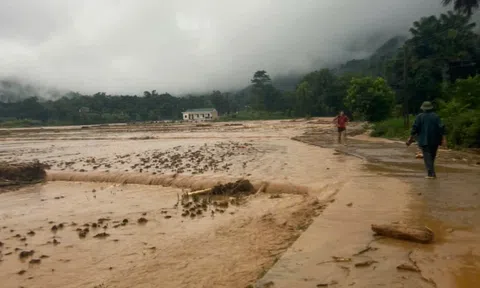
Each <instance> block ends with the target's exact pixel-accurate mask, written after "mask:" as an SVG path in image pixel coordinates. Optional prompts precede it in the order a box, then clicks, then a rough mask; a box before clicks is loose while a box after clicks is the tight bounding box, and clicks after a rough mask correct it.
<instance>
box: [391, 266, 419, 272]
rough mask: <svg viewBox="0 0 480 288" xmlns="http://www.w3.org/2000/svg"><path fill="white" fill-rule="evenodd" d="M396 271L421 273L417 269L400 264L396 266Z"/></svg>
mask: <svg viewBox="0 0 480 288" xmlns="http://www.w3.org/2000/svg"><path fill="white" fill-rule="evenodd" d="M397 269H398V270H405V271H411V272H421V271H420V269H418V267H416V266H414V265H410V264H400V265H398V266H397Z"/></svg>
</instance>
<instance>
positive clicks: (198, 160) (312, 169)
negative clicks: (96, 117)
mask: <svg viewBox="0 0 480 288" xmlns="http://www.w3.org/2000/svg"><path fill="white" fill-rule="evenodd" d="M328 121H329V119H316V120H313V121H308V122H307V121H258V122H248V123H247V122H245V123H234V124H233V125H232V124H231V123H229V124H228V125H226V124H224V123H213V124H211V125H210V124H207V125H204V124H201V125H197V124H157V125H132V126H130V125H128V126H106V127H89V128H83V129H82V127H67V128H61V129H60V128H59V129H55V128H53V129H50V128H49V129H27V130H2V131H0V161H29V160H32V159H39V160H40V161H42V162H45V163H47V164H49V165H50V166H51V168H50V169H49V171H48V180H49V181H48V182H47V183H46V184H42V185H35V186H31V187H27V188H22V189H20V190H17V191H10V192H6V193H2V194H0V217H1V219H2V221H1V224H0V241H1V242H2V243H3V245H2V247H0V280H1V281H2V285H1V287H240V288H243V287H247V286H248V285H257V286H258V287H324V286H317V285H320V284H321V285H323V284H328V285H330V286H331V287H350V286H352V287H377V286H379V287H380V286H381V287H434V286H433V285H436V286H437V287H477V286H471V285H475V283H477V282H476V281H478V275H479V274H478V267H479V265H480V263H478V261H479V256H478V255H480V254H479V253H480V251H478V248H479V247H480V246H479V244H477V243H479V242H478V240H479V239H478V235H479V234H478V232H477V227H478V225H477V224H478V223H479V221H480V217H479V212H478V211H479V209H478V204H479V203H478V200H477V199H478V197H476V196H477V194H476V193H478V192H479V190H478V187H480V186H479V185H478V184H480V183H479V182H478V181H480V180H479V179H480V178H479V177H478V170H475V169H476V167H475V162H474V161H475V160H471V161H470V160H467V161H466V162H468V163H464V162H465V161H464V160H463V158H459V159H457V161H455V162H456V163H451V164H452V165H445V166H443V167H444V168H440V170H439V175H440V177H441V179H438V181H436V182H425V181H424V180H425V179H422V178H420V177H419V175H421V170H420V169H421V165H419V162H418V161H415V160H413V161H410V160H409V159H410V158H409V157H410V154H412V155H413V154H414V151H413V152H412V151H409V150H408V149H405V148H400V147H399V146H394V145H396V144H392V143H389V142H388V141H387V142H386V143H384V142H382V143H378V142H375V141H370V140H371V139H370V138H368V137H367V138H368V139H357V140H354V139H355V137H353V138H351V139H352V141H350V142H349V146H347V147H336V146H334V145H333V144H332V142H333V140H334V139H335V135H333V134H331V132H330V131H331V130H332V127H331V125H330V124H327V123H328ZM357 128H358V129H357V130H358V131H359V132H356V134H359V133H361V129H360V125H358V126H357ZM352 130H355V129H352ZM312 131H313V132H315V131H316V134H315V133H313V134H314V135H316V136H315V137H317V136H318V135H320V136H319V137H320V140H318V139H317V140H318V141H319V142H321V143H320V144H321V145H317V146H315V145H307V144H305V143H302V142H308V141H303V140H305V139H303V140H302V142H299V141H292V140H291V139H290V138H292V137H299V136H302V133H303V132H309V133H310V135H312ZM303 136H305V135H303ZM357 138H358V137H357ZM360 138H361V136H360ZM297 140H298V139H297ZM310 140H311V139H310ZM325 143H327V145H326V144H325ZM310 144H313V143H310ZM389 145H390V146H389ZM318 146H322V147H323V148H322V147H318ZM334 149H336V151H335V150H334ZM349 155H354V156H357V157H351V156H349ZM448 155H450V154H448ZM445 159H446V158H445ZM441 161H445V163H446V164H448V163H447V162H448V161H447V160H441ZM472 161H473V162H472ZM451 162H454V161H453V160H452V161H451ZM457 162H460V163H457ZM397 163H398V165H396V164H397ZM420 164H421V163H420ZM442 169H444V170H442ZM240 178H246V179H249V180H250V181H251V182H252V183H253V184H254V186H255V188H256V189H260V188H262V192H260V193H258V194H256V195H252V196H249V197H248V198H247V200H246V202H245V203H243V204H241V205H230V206H229V207H228V208H227V209H221V210H222V211H218V210H217V208H215V207H211V206H209V207H208V209H207V211H202V212H201V214H199V215H195V217H193V218H192V217H190V216H188V217H185V216H182V209H181V208H178V206H175V204H176V203H177V201H178V197H179V196H178V195H181V194H182V193H184V192H186V191H192V190H200V189H204V188H209V187H212V186H213V185H215V184H217V183H221V182H227V181H233V180H236V179H240ZM327 204H328V206H326V205H327ZM325 207H327V208H326V209H325ZM212 210H213V214H212ZM319 214H320V216H317V215H319ZM140 218H145V219H146V220H147V221H146V223H139V222H138V220H139V219H140ZM124 221H125V222H124ZM391 221H400V222H405V223H411V224H423V225H428V226H429V227H431V228H432V229H433V230H434V232H435V233H436V235H437V239H436V242H435V244H432V245H416V244H411V243H404V242H399V241H396V240H389V239H378V240H375V238H374V237H373V236H372V232H371V231H370V224H372V223H388V222H391ZM140 222H142V221H140ZM94 223H95V225H94ZM54 225H55V226H56V228H57V229H53V231H52V227H53V226H54ZM87 225H88V227H87ZM61 226H62V228H59V227H61ZM94 226H96V228H94ZM307 227H308V229H307ZM86 228H88V232H85V231H86V230H85V229H86ZM12 230H13V231H12ZM103 233H105V234H103ZM95 236H97V237H95ZM367 245H370V246H372V247H374V248H376V249H371V250H369V251H367V252H365V253H362V254H361V255H358V256H352V255H353V254H355V253H357V252H358V251H360V250H362V249H363V248H365V247H366V246H367ZM32 250H33V254H31V253H29V252H30V251H32ZM410 252H411V253H410ZM20 256H22V257H20ZM42 256H43V257H42ZM332 256H342V257H347V256H348V257H351V258H352V259H353V262H352V263H330V262H328V261H329V260H331V257H332ZM365 259H367V260H368V259H373V260H374V261H375V264H374V265H371V266H369V267H366V268H363V269H358V268H356V267H355V266H354V265H353V264H354V262H355V261H357V262H358V261H364V260H365ZM325 261H327V262H328V263H324V262H325ZM411 261H415V262H416V263H417V265H418V267H419V268H420V269H421V273H414V272H402V271H398V270H397V269H396V266H398V265H399V264H402V263H403V262H406V263H411ZM319 263H324V264H319ZM349 265H353V266H349ZM342 266H343V267H342ZM347 271H348V273H346V272H347ZM257 279H260V281H259V282H257V284H255V282H256V280H257ZM352 283H354V284H353V285H352ZM433 283H435V284H433ZM264 284H266V285H267V286H263V285H264ZM272 285H274V286H272ZM330 286H328V287H330ZM250 287H253V286H250Z"/></svg>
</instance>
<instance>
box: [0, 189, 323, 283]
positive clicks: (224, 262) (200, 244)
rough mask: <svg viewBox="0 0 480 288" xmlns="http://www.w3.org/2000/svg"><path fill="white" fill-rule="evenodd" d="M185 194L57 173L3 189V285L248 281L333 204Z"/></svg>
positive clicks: (300, 198)
mask: <svg viewBox="0 0 480 288" xmlns="http://www.w3.org/2000/svg"><path fill="white" fill-rule="evenodd" d="M181 193H182V191H181V190H179V189H171V188H170V189H169V188H159V187H154V186H142V185H119V184H113V185H112V184H110V185H98V184H89V183H76V182H68V183H67V182H53V183H49V184H45V185H37V186H34V187H29V188H23V189H21V190H18V191H14V192H8V193H4V194H2V195H0V212H1V217H2V227H1V229H0V241H1V243H2V247H0V251H1V252H0V279H2V287H19V286H23V287H96V286H97V287H98V286H99V285H104V286H101V287H160V286H161V287H244V286H246V285H248V284H249V283H252V282H253V281H254V280H255V279H257V277H258V276H259V274H260V273H262V271H264V269H268V268H269V267H270V266H271V265H272V264H273V263H274V262H275V259H276V258H277V257H279V256H280V255H281V253H282V252H284V251H285V249H286V248H287V247H288V246H289V245H290V244H291V243H292V242H293V241H294V240H295V239H296V237H298V235H299V234H300V232H301V231H302V230H301V228H304V227H307V226H308V225H309V223H310V222H311V220H312V217H313V216H314V215H315V214H317V213H319V211H320V209H322V208H323V206H322V205H320V204H319V202H318V201H315V200H314V199H312V198H310V197H309V196H300V195H287V194H285V195H282V197H279V198H275V199H270V197H269V196H268V195H266V194H262V195H257V196H245V197H247V198H245V199H244V201H242V202H241V203H237V202H235V201H227V202H226V204H224V203H223V202H222V201H223V200H222V199H215V201H213V200H212V201H210V200H209V201H207V200H206V199H205V198H203V199H202V198H192V197H186V198H185V197H184V198H182V199H181V200H180V201H181V205H178V204H179V198H178V197H179V195H181ZM188 209H190V210H191V209H194V210H192V211H191V213H189V215H185V214H184V213H185V211H189V210H188ZM219 267H221V268H220V269H219ZM219 270H220V271H219ZM84 275H88V277H85V276H84ZM203 275H208V277H204V276H203Z"/></svg>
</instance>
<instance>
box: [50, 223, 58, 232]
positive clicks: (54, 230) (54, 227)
mask: <svg viewBox="0 0 480 288" xmlns="http://www.w3.org/2000/svg"><path fill="white" fill-rule="evenodd" d="M50 230H52V232H57V231H58V227H57V225H53V226H52V228H51V229H50Z"/></svg>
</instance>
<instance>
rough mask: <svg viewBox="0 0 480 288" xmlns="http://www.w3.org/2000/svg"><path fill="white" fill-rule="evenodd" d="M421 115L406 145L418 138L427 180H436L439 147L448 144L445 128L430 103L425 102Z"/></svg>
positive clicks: (416, 119)
mask: <svg viewBox="0 0 480 288" xmlns="http://www.w3.org/2000/svg"><path fill="white" fill-rule="evenodd" d="M420 109H421V110H422V111H423V113H420V114H418V115H417V117H416V118H415V122H414V123H413V125H412V130H411V132H410V137H409V138H408V140H407V142H406V144H407V146H410V145H411V144H412V143H413V142H414V141H415V140H414V138H415V137H417V142H418V147H420V149H421V150H422V152H423V161H424V163H425V169H426V170H427V176H426V177H425V178H427V179H435V178H436V177H437V175H436V174H435V158H436V157H437V151H438V146H440V145H442V146H445V145H446V144H447V141H446V138H445V126H444V125H443V123H442V121H441V120H440V117H438V115H437V114H435V113H434V112H433V105H432V103H431V102H429V101H425V102H423V104H422V106H421V107H420Z"/></svg>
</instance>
